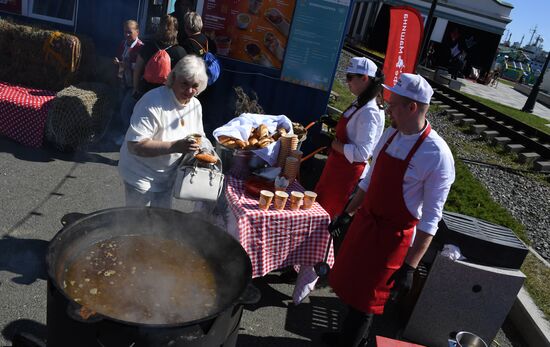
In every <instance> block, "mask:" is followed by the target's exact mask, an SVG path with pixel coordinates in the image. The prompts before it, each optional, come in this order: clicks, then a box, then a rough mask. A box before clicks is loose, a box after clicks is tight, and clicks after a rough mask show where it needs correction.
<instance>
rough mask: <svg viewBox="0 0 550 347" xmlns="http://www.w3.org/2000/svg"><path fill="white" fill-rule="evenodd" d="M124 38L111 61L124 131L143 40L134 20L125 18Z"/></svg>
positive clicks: (130, 106)
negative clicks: (118, 94)
mask: <svg viewBox="0 0 550 347" xmlns="http://www.w3.org/2000/svg"><path fill="white" fill-rule="evenodd" d="M123 30H124V40H122V42H121V43H120V45H119V47H118V50H117V55H116V57H115V58H114V60H113V62H114V63H115V64H116V65H117V67H118V79H119V81H118V82H119V86H120V96H119V100H120V117H119V120H120V123H121V124H120V125H121V130H122V131H123V132H124V133H125V132H126V129H128V125H129V124H130V117H131V116H132V110H133V108H134V105H135V103H136V101H135V99H134V98H133V97H132V93H133V78H134V67H135V65H136V60H137V57H138V54H139V51H140V50H141V48H142V47H143V42H141V40H140V39H139V37H138V36H139V24H138V22H136V21H135V20H127V21H126V22H124V25H123ZM123 138H124V135H121V136H120V137H119V138H118V139H117V140H116V142H117V143H118V142H120V143H118V144H122V140H123Z"/></svg>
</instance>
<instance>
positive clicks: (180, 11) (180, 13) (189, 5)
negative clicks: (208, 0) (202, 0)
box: [170, 0, 197, 45]
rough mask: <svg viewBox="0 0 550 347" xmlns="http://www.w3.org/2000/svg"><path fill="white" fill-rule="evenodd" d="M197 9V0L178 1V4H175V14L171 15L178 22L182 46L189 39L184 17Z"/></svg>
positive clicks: (179, 38) (179, 39) (179, 40)
mask: <svg viewBox="0 0 550 347" xmlns="http://www.w3.org/2000/svg"><path fill="white" fill-rule="evenodd" d="M196 7H197V3H196V0H176V2H175V3H174V12H172V13H170V15H171V16H172V17H176V19H177V20H178V23H179V26H178V42H179V43H180V45H181V44H182V43H183V42H184V41H185V39H186V38H187V34H186V32H185V24H184V23H185V20H184V17H185V15H186V14H187V13H188V12H192V11H195V9H196Z"/></svg>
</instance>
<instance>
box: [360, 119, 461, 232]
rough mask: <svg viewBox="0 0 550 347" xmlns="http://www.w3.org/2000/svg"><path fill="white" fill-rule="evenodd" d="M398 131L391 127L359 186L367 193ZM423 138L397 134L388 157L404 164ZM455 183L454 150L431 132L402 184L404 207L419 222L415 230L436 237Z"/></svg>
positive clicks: (412, 161) (378, 146)
mask: <svg viewBox="0 0 550 347" xmlns="http://www.w3.org/2000/svg"><path fill="white" fill-rule="evenodd" d="M395 131H396V129H394V128H392V127H389V128H388V129H387V130H386V131H385V132H384V134H383V135H382V137H381V138H380V142H379V143H378V145H377V146H376V149H375V150H374V156H373V161H372V165H371V169H370V170H369V171H368V172H367V175H366V177H365V178H364V179H363V180H362V181H361V182H360V183H359V188H361V190H363V191H365V192H366V191H367V189H368V186H369V183H370V179H371V176H372V172H373V170H374V167H375V165H376V158H378V154H379V153H380V151H381V150H382V147H383V146H384V144H385V143H386V142H387V141H388V139H389V138H390V136H391V135H392V134H393V133H394V132H395ZM421 134H422V132H420V133H418V134H413V135H404V134H402V133H401V132H399V133H397V135H395V137H394V138H393V141H392V142H391V144H390V145H389V146H388V148H387V149H386V153H387V154H388V155H390V156H392V157H394V158H398V159H401V160H404V159H405V158H406V157H407V155H408V154H409V151H410V150H411V148H412V147H413V146H414V144H415V143H416V140H418V138H419V137H420V135H421ZM454 180H455V167H454V159H453V155H452V153H451V150H450V149H449V146H448V145H447V143H446V142H445V141H444V140H443V139H442V138H441V137H440V136H439V135H438V134H437V132H436V131H435V130H433V129H432V130H431V131H430V134H429V135H428V137H427V138H426V139H425V140H424V142H422V144H421V145H420V147H419V148H418V150H417V151H416V153H415V154H414V155H413V157H412V158H411V161H410V163H409V166H408V168H407V170H406V171H405V177H404V181H403V198H404V200H405V205H406V206H407V209H408V210H409V212H410V213H411V215H413V216H414V217H416V218H419V219H420V222H419V223H418V225H417V226H416V228H417V229H418V230H422V231H423V232H426V233H428V234H431V235H435V233H436V232H437V226H438V223H439V221H440V220H441V216H442V214H443V206H444V205H445V201H446V200H447V195H448V194H449V190H450V189H451V185H452V184H453V182H454Z"/></svg>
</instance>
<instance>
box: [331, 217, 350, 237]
mask: <svg viewBox="0 0 550 347" xmlns="http://www.w3.org/2000/svg"><path fill="white" fill-rule="evenodd" d="M352 220H353V216H350V215H349V214H347V213H346V212H344V213H343V214H342V215H341V216H336V218H334V220H333V221H332V222H330V224H329V226H328V232H329V233H330V234H331V235H332V237H334V238H337V237H340V236H342V235H344V234H345V233H346V231H347V230H348V227H349V225H350V224H351V221H352Z"/></svg>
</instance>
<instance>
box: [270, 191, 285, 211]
mask: <svg viewBox="0 0 550 347" xmlns="http://www.w3.org/2000/svg"><path fill="white" fill-rule="evenodd" d="M287 199H288V194H287V193H285V192H280V191H277V192H275V197H274V198H273V207H275V209H276V210H279V211H280V210H282V209H284V208H285V205H286V200H287Z"/></svg>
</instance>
